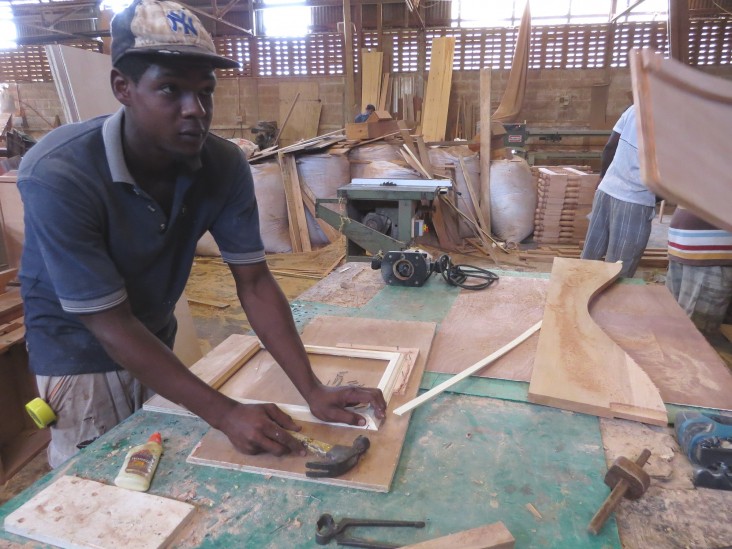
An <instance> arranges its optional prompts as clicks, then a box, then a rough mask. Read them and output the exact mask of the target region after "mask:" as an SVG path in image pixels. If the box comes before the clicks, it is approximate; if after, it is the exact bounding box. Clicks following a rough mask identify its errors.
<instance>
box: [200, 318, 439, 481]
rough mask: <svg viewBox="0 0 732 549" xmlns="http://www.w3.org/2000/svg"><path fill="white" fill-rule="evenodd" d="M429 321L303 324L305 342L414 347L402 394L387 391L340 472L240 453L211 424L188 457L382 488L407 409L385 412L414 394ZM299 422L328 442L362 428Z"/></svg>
mask: <svg viewBox="0 0 732 549" xmlns="http://www.w3.org/2000/svg"><path fill="white" fill-rule="evenodd" d="M435 327H436V325H435V324H434V323H427V322H410V321H389V320H377V319H358V318H340V317H319V318H316V319H314V320H313V321H311V322H310V323H309V324H308V326H306V327H305V330H304V331H303V335H302V338H303V341H304V342H305V343H306V344H309V345H322V346H333V347H338V346H353V347H357V348H358V347H361V348H378V349H382V350H387V349H388V350H393V349H403V350H405V351H406V350H408V349H419V353H418V355H417V357H416V361H415V363H414V366H413V368H412V373H411V376H410V378H409V380H408V382H407V383H406V386H405V389H404V391H403V394H397V393H395V394H394V395H393V396H392V399H391V401H390V402H389V407H388V412H387V419H386V421H385V422H384V423H383V424H382V425H381V427H380V428H379V430H378V431H369V432H368V433H367V435H368V437H369V439H370V441H371V448H370V449H369V451H368V452H367V453H366V454H365V455H364V457H363V458H362V459H361V462H360V463H359V464H358V466H357V467H356V468H354V469H353V470H351V471H349V472H348V473H346V474H345V475H343V476H341V477H338V478H324V479H309V478H307V477H306V476H305V462H306V461H310V460H312V459H313V457H312V456H308V457H300V456H283V457H276V456H271V455H256V456H249V455H245V454H242V453H240V452H238V451H237V450H236V449H235V448H234V447H233V446H232V444H231V443H230V442H229V440H228V439H227V438H226V436H225V435H224V434H223V433H221V432H219V431H216V430H214V429H211V430H210V431H209V432H208V433H207V434H206V435H205V436H204V437H203V439H202V440H201V442H200V443H199V444H198V445H197V446H196V448H194V450H193V452H192V453H191V455H190V456H189V458H188V461H189V462H190V463H196V464H200V465H209V466H213V467H221V468H226V469H235V470H240V471H248V472H252V473H257V474H263V475H275V476H281V477H285V478H294V479H299V480H307V481H315V482H321V483H325V484H331V485H336V486H345V487H351V488H360V489H365V490H373V491H378V492H388V491H389V487H390V486H391V481H392V479H393V477H394V472H395V471H396V467H397V464H398V462H399V456H400V455H401V450H402V445H403V443H404V437H405V436H406V432H407V428H408V426H409V415H405V416H402V417H398V416H395V415H393V414H391V413H390V411H391V410H393V409H394V408H396V407H398V406H401V405H402V404H404V403H405V402H407V401H409V400H411V399H412V398H414V396H415V395H416V394H417V391H418V390H419V384H420V381H421V377H422V373H423V372H424V367H425V364H426V361H427V356H428V355H429V352H430V347H431V345H432V338H433V336H434V333H435ZM302 425H303V432H304V433H305V434H308V435H310V436H313V437H314V438H317V439H319V440H324V441H327V442H329V443H331V444H344V445H349V446H350V445H351V444H352V443H353V440H354V439H355V438H356V437H357V436H358V435H361V434H364V431H363V430H362V429H357V428H353V427H343V426H335V425H330V424H316V423H302Z"/></svg>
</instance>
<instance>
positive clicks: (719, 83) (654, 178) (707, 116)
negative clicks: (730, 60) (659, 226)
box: [630, 49, 732, 231]
mask: <svg viewBox="0 0 732 549" xmlns="http://www.w3.org/2000/svg"><path fill="white" fill-rule="evenodd" d="M630 61H631V75H632V79H633V98H634V103H635V105H636V111H637V112H636V118H637V124H638V151H639V154H640V164H641V177H642V178H643V181H644V182H645V184H646V185H647V186H648V188H649V189H651V190H652V191H653V192H654V193H656V194H657V195H659V196H660V197H662V198H666V199H668V200H671V201H673V202H674V203H676V204H680V205H682V206H684V207H685V208H688V209H689V210H691V211H692V212H694V213H695V214H697V215H698V216H699V217H701V218H702V219H705V220H706V221H708V222H710V223H712V224H714V225H716V226H717V227H719V228H720V229H726V230H728V231H732V217H730V213H729V212H730V207H729V205H730V204H732V185H730V184H729V160H728V156H729V151H728V149H729V147H728V145H727V142H728V141H729V135H728V134H729V128H730V127H731V126H732V82H730V81H729V80H727V79H725V78H720V77H717V76H712V75H709V74H705V73H704V72H702V71H700V70H698V69H693V68H691V67H689V66H687V65H685V64H683V63H680V62H678V61H675V60H673V59H664V58H663V56H661V55H660V54H656V53H655V52H653V51H651V50H648V49H644V50H634V51H633V52H631V56H630ZM692 136H693V137H692Z"/></svg>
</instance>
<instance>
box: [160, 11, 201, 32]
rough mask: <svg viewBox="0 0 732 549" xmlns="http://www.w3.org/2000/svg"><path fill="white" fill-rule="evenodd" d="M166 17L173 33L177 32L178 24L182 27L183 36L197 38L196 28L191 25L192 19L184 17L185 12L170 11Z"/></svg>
mask: <svg viewBox="0 0 732 549" xmlns="http://www.w3.org/2000/svg"><path fill="white" fill-rule="evenodd" d="M167 17H168V20H169V21H170V28H171V30H172V31H173V32H178V24H180V25H182V26H183V32H184V33H185V34H195V35H196V36H198V30H196V27H195V25H194V24H193V18H192V17H191V16H190V15H189V16H188V17H186V14H185V12H183V11H181V12H180V13H176V12H174V11H170V12H168V14H167Z"/></svg>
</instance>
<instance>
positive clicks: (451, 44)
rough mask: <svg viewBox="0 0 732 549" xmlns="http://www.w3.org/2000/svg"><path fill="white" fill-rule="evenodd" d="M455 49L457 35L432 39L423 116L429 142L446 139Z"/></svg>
mask: <svg viewBox="0 0 732 549" xmlns="http://www.w3.org/2000/svg"><path fill="white" fill-rule="evenodd" d="M454 51H455V37H452V36H445V37H441V38H435V39H434V40H432V57H431V59H430V72H429V76H428V80H427V90H426V91H425V99H424V109H423V116H422V135H423V136H424V140H425V141H427V142H430V141H444V140H445V128H446V127H447V109H448V107H449V104H450V88H451V86H452V61H453V54H454Z"/></svg>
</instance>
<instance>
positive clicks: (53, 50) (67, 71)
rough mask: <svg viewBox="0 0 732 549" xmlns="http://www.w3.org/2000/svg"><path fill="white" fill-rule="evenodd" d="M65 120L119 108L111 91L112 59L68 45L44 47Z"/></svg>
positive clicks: (113, 110)
mask: <svg viewBox="0 0 732 549" xmlns="http://www.w3.org/2000/svg"><path fill="white" fill-rule="evenodd" d="M46 55H47V56H48V62H49V65H50V66H51V72H52V73H53V80H54V82H55V83H56V90H57V91H58V94H59V98H60V99H61V104H62V105H63V108H64V116H65V118H66V122H67V123H71V122H79V121H81V120H87V119H89V118H94V117H95V116H101V115H104V114H111V113H113V112H115V111H116V110H117V109H119V108H120V107H121V105H120V103H119V101H117V99H116V98H115V97H114V94H113V93H112V87H111V86H110V84H109V74H110V72H111V70H112V58H111V57H110V56H109V55H106V54H103V53H97V52H93V51H89V50H83V49H81V48H74V47H71V46H60V45H53V46H46Z"/></svg>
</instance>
